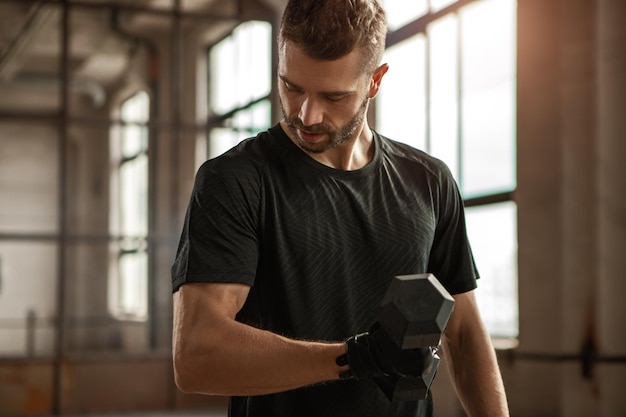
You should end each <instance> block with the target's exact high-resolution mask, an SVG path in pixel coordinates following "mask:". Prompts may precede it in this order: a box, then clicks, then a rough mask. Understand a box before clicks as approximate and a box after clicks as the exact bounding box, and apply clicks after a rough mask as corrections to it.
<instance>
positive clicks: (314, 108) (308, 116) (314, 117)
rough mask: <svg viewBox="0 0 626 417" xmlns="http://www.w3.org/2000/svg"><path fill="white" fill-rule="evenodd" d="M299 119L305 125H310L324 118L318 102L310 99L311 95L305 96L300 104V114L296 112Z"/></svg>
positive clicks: (320, 121)
mask: <svg viewBox="0 0 626 417" xmlns="http://www.w3.org/2000/svg"><path fill="white" fill-rule="evenodd" d="M298 116H299V117H300V120H301V121H302V123H303V124H304V125H305V126H311V125H315V124H318V123H322V121H323V120H324V112H323V109H322V108H321V106H320V105H319V103H316V101H315V100H312V99H311V97H307V98H306V99H305V100H304V102H302V106H300V114H298Z"/></svg>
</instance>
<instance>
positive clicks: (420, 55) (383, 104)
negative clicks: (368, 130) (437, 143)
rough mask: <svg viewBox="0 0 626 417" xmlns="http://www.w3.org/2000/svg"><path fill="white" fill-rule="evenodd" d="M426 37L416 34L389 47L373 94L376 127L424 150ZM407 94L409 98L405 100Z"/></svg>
mask: <svg viewBox="0 0 626 417" xmlns="http://www.w3.org/2000/svg"><path fill="white" fill-rule="evenodd" d="M425 57H426V40H425V37H424V35H422V34H419V35H415V36H413V37H411V38H409V39H407V40H406V41H403V42H401V43H399V44H397V45H394V46H392V47H390V48H388V49H387V50H386V51H385V56H384V59H383V60H384V62H387V63H388V64H389V71H388V72H387V74H386V75H385V78H384V79H383V84H382V87H381V89H380V92H379V94H378V95H377V96H376V129H377V130H378V131H380V133H382V134H383V135H385V136H388V137H390V138H391V139H395V140H398V141H402V142H405V143H407V144H409V145H411V146H414V147H416V148H420V149H423V150H425V149H426V67H425V65H426V58H425ZM407 97H410V100H407Z"/></svg>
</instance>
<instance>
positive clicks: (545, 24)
mask: <svg viewBox="0 0 626 417" xmlns="http://www.w3.org/2000/svg"><path fill="white" fill-rule="evenodd" d="M285 4H286V0H133V1H132V2H131V1H124V0H110V1H105V0H41V1H35V0H0V416H6V417H9V416H10V417H22V416H62V415H68V416H69V415H74V416H140V415H141V416H150V417H153V416H154V417H156V416H169V415H171V416H200V415H202V416H211V417H213V416H225V415H226V414H225V413H226V407H227V405H226V404H227V399H225V398H220V397H212V396H201V395H190V394H183V393H181V392H180V391H178V390H177V388H176V386H175V384H174V380H173V371H172V360H171V332H172V323H171V322H172V311H171V309H172V296H171V281H170V275H169V270H170V266H171V263H172V261H173V256H174V254H175V251H176V247H177V245H178V238H179V236H180V228H181V225H182V219H183V216H184V212H185V208H186V206H187V202H188V198H189V193H190V191H191V187H192V184H193V180H194V174H195V171H196V170H197V168H198V166H199V165H200V164H201V163H202V162H203V161H204V160H206V159H207V158H211V157H214V156H216V155H219V154H220V153H222V152H224V151H225V150H227V149H229V148H230V147H232V146H234V145H235V144H236V143H238V142H239V141H240V140H242V139H243V138H246V137H249V136H252V135H254V134H255V133H256V132H258V131H259V130H263V129H266V128H268V127H269V126H271V125H272V124H274V123H276V122H277V121H278V120H279V119H280V117H281V112H280V106H279V105H278V99H277V94H276V85H275V84H276V83H275V69H276V61H277V52H276V47H275V41H274V40H275V37H276V31H277V27H278V23H279V21H280V16H281V12H282V9H283V7H284V5H285ZM385 7H386V8H387V9H388V16H389V29H390V31H389V34H388V38H387V52H386V55H385V60H387V62H388V63H389V64H390V70H389V73H388V74H387V75H386V77H385V80H384V81H383V86H382V89H381V92H380V94H379V96H378V97H377V98H376V99H375V100H374V101H373V103H372V105H371V108H370V111H369V114H368V118H369V122H370V126H372V127H373V128H374V129H376V130H377V131H379V132H381V133H382V134H385V135H386V136H389V137H391V138H394V139H397V140H403V141H406V142H407V143H410V144H413V145H414V146H416V147H419V148H422V149H424V150H426V151H428V152H430V153H432V154H433V155H436V156H438V157H440V158H441V159H443V160H444V161H445V162H446V163H447V164H448V165H449V166H450V168H451V170H452V172H453V174H454V175H455V178H456V180H457V182H458V183H459V188H460V190H461V193H462V195H463V198H464V201H465V206H466V213H467V218H468V234H469V237H470V241H471V242H472V245H473V248H474V251H475V256H476V259H477V263H478V268H479V270H480V271H481V279H480V280H479V288H478V290H477V297H478V300H479V304H480V308H481V314H482V315H483V318H484V320H485V323H486V324H487V327H488V329H489V331H490V334H491V336H492V338H493V340H494V345H495V347H496V351H497V356H498V361H499V364H500V368H501V370H502V374H503V379H504V383H505V387H506V390H507V396H508V401H509V407H510V410H511V415H512V416H518V417H523V416H528V417H540V416H546V417H575V416H581V417H582V416H585V417H588V416H594V417H600V416H602V417H623V416H625V415H626V396H625V395H624V387H625V386H626V331H625V330H624V329H626V303H624V302H623V300H622V297H623V295H624V294H625V293H626V280H625V279H624V272H623V269H624V267H623V260H624V256H625V255H626V175H625V174H624V168H623V167H624V166H625V164H626V140H625V137H624V132H625V131H626V48H625V47H624V45H626V24H624V22H625V21H626V2H624V1H623V0H568V1H565V0H517V1H515V0H415V1H411V2H404V1H402V2H400V1H397V0H386V1H385ZM444 362H445V361H444ZM442 367H445V364H442ZM433 393H434V398H435V409H436V412H437V415H438V416H441V417H446V416H450V417H456V416H463V415H465V414H464V413H463V411H462V408H461V405H460V403H459V402H458V400H457V398H456V395H455V393H454V389H453V387H452V385H451V383H450V380H449V379H448V375H447V373H446V372H445V371H443V370H442V369H440V372H439V373H438V375H437V378H436V380H435V382H434V387H433Z"/></svg>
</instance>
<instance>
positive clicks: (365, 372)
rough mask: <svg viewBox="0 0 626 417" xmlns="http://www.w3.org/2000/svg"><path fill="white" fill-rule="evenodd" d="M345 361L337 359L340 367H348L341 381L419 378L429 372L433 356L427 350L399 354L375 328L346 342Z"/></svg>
mask: <svg viewBox="0 0 626 417" xmlns="http://www.w3.org/2000/svg"><path fill="white" fill-rule="evenodd" d="M346 346H347V353H346V358H342V357H340V358H338V360H337V363H338V364H339V365H342V364H346V363H342V362H347V364H348V365H350V373H349V374H347V375H342V378H349V377H353V378H355V379H365V378H369V377H384V376H396V377H400V378H407V377H412V378H416V377H420V376H421V375H423V374H424V373H428V372H430V368H431V367H432V366H433V362H434V355H435V352H434V351H433V349H432V348H430V347H421V348H415V349H406V350H402V349H400V348H399V347H398V346H396V344H395V343H394V342H393V340H391V338H390V337H389V336H388V335H387V333H386V332H385V331H384V330H383V329H382V328H381V327H380V326H378V325H376V326H374V328H373V329H372V330H371V331H370V332H366V333H361V334H357V335H355V336H352V337H350V338H349V339H348V340H347V341H346Z"/></svg>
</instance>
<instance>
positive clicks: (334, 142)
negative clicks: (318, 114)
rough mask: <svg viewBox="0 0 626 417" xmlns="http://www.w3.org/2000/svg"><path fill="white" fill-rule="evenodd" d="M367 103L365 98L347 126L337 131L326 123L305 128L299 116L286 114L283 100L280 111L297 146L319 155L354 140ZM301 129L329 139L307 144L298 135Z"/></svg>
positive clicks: (363, 117)
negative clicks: (321, 134) (320, 134)
mask: <svg viewBox="0 0 626 417" xmlns="http://www.w3.org/2000/svg"><path fill="white" fill-rule="evenodd" d="M367 103H368V98H365V100H363V103H362V104H361V106H360V107H359V109H358V110H357V112H356V113H355V114H354V116H353V117H352V118H351V119H350V120H349V121H348V122H347V123H346V124H345V125H343V126H342V127H340V128H339V129H337V130H333V129H332V128H331V127H330V126H328V125H327V124H325V123H318V124H315V125H310V126H305V125H304V123H302V121H301V120H300V118H299V117H298V116H296V115H294V116H289V115H287V113H286V112H285V106H283V101H282V99H281V100H280V109H281V111H282V112H283V118H284V119H285V123H286V124H287V127H288V128H289V131H290V132H291V135H292V136H293V138H294V140H295V141H296V144H297V145H298V146H299V147H300V148H302V149H303V150H304V151H306V152H309V153H316V154H317V153H323V152H326V151H328V150H330V149H333V148H336V147H337V146H339V145H341V144H342V143H344V142H345V141H346V140H348V139H350V138H352V137H353V136H354V135H355V133H356V130H357V129H358V128H359V126H361V124H362V123H363V120H364V119H365V113H366V110H367ZM299 129H302V130H304V131H306V132H309V133H323V134H326V136H327V137H328V138H327V139H326V140H325V141H323V142H319V143H310V142H306V141H304V140H302V138H300V135H299V133H298V130H299Z"/></svg>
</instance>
